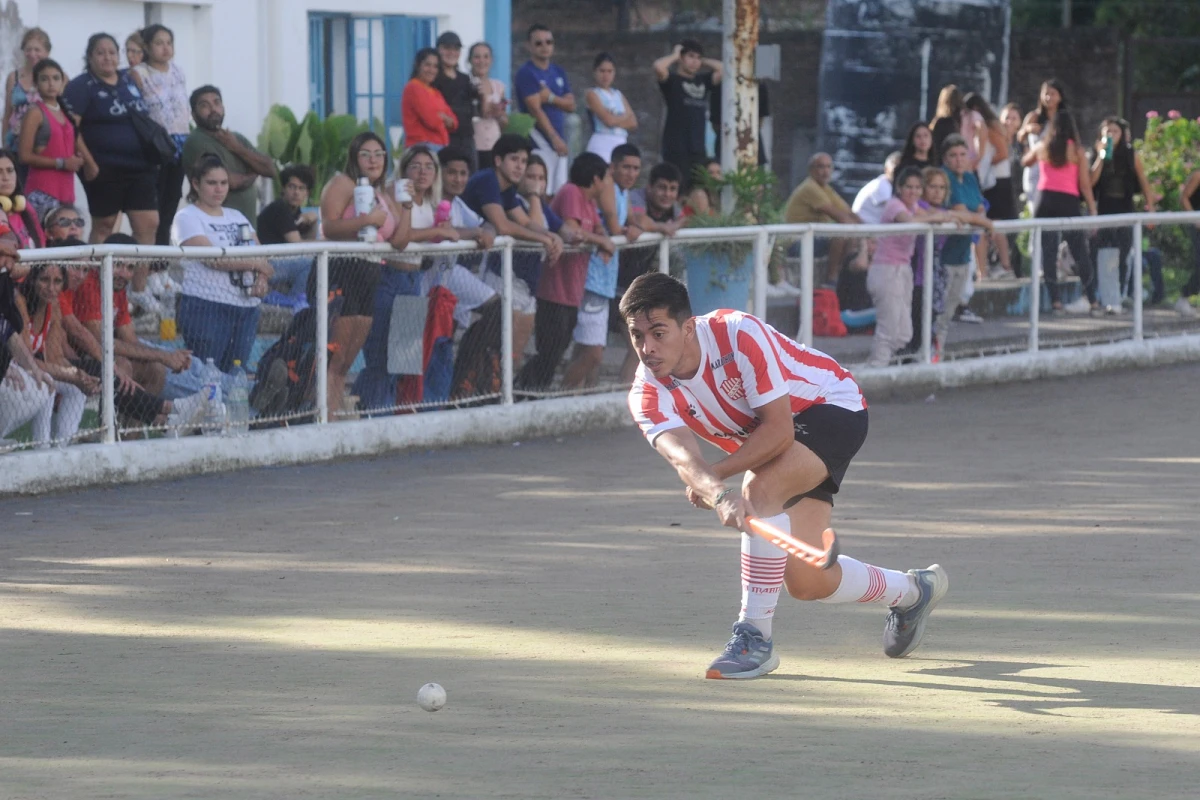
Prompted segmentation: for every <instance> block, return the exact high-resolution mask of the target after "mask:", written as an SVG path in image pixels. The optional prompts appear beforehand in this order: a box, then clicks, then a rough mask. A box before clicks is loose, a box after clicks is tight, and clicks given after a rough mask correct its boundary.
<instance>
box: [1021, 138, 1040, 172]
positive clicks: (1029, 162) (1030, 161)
mask: <svg viewBox="0 0 1200 800" xmlns="http://www.w3.org/2000/svg"><path fill="white" fill-rule="evenodd" d="M1043 146H1044V145H1042V144H1041V143H1040V142H1039V143H1038V146H1037V147H1031V148H1030V149H1029V152H1028V153H1026V154H1025V155H1023V156H1021V166H1023V167H1032V166H1033V165H1034V164H1036V163H1037V162H1038V159H1039V158H1041V155H1042V148H1043Z"/></svg>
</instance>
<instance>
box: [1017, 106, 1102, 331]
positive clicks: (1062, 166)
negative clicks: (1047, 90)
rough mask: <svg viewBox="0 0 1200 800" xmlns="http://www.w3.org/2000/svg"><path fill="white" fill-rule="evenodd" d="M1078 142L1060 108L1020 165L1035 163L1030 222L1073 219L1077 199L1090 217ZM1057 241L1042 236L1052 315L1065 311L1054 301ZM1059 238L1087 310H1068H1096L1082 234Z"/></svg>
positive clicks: (1054, 235) (1052, 235)
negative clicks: (1034, 196)
mask: <svg viewBox="0 0 1200 800" xmlns="http://www.w3.org/2000/svg"><path fill="white" fill-rule="evenodd" d="M1078 141H1079V131H1078V130H1077V129H1076V127H1075V119H1074V117H1072V116H1071V112H1070V111H1067V110H1066V109H1060V110H1059V112H1058V113H1057V114H1056V115H1055V116H1054V119H1053V120H1051V121H1050V122H1049V124H1048V125H1047V126H1046V130H1045V133H1044V135H1043V136H1042V139H1041V141H1040V142H1038V144H1037V146H1036V147H1034V148H1033V149H1032V150H1030V151H1029V152H1028V153H1026V154H1025V156H1024V158H1022V159H1021V163H1022V164H1024V165H1025V166H1027V167H1028V166H1033V165H1034V164H1037V166H1038V184H1037V189H1038V199H1037V205H1036V206H1035V208H1034V212H1033V215H1034V216H1035V217H1040V218H1056V217H1078V216H1079V215H1080V211H1079V205H1080V201H1081V199H1082V201H1084V202H1086V203H1087V209H1088V214H1089V215H1092V216H1095V214H1096V200H1095V198H1094V197H1093V196H1092V182H1091V179H1090V177H1088V166H1089V165H1088V162H1087V153H1086V152H1085V151H1084V149H1083V148H1082V147H1080V146H1079V144H1078ZM1058 237H1059V234H1058V232H1056V231H1051V232H1047V233H1043V234H1042V274H1043V276H1044V279H1045V281H1046V289H1047V290H1048V291H1049V293H1050V303H1051V305H1052V306H1053V308H1054V310H1055V311H1062V310H1063V308H1064V307H1063V304H1062V301H1061V300H1060V299H1059V287H1058V266H1057V261H1058V259H1057V253H1058ZM1062 237H1063V238H1064V239H1066V241H1067V246H1068V247H1069V248H1070V249H1071V257H1072V258H1074V259H1075V264H1076V265H1077V267H1078V270H1079V280H1080V281H1081V282H1082V284H1083V291H1084V293H1085V294H1086V296H1087V301H1086V305H1084V303H1082V302H1081V303H1080V304H1079V305H1078V306H1073V307H1072V308H1071V309H1070V310H1072V311H1075V310H1078V311H1081V312H1082V311H1087V310H1089V309H1091V310H1093V311H1095V310H1098V309H1099V304H1098V303H1097V302H1096V273H1095V270H1094V269H1092V259H1091V253H1090V252H1089V251H1088V246H1087V236H1086V232H1085V231H1082V230H1072V231H1063V232H1062Z"/></svg>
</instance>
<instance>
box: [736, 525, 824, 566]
mask: <svg viewBox="0 0 1200 800" xmlns="http://www.w3.org/2000/svg"><path fill="white" fill-rule="evenodd" d="M746 522H747V523H749V525H750V529H751V530H752V531H754V533H756V534H758V535H759V536H761V537H762V538H764V539H766V540H767V541H768V542H770V543H771V544H773V545H775V546H776V547H779V548H782V549H783V550H786V551H787V552H789V553H791V554H792V555H794V556H795V557H796V558H798V559H800V560H801V561H804V562H806V563H808V564H812V565H813V566H814V567H817V568H818V569H829V568H830V567H832V566H833V565H834V564H836V563H837V559H838V541H837V536H836V535H835V534H834V532H833V528H826V529H825V531H824V532H823V533H822V534H821V544H822V546H823V547H824V549H819V548H816V547H813V546H812V545H811V544H808V543H807V542H802V541H800V540H799V539H797V538H796V537H795V536H792V535H791V534H790V533H784V532H783V531H781V530H779V529H778V528H776V527H775V526H774V525H769V524H767V523H766V522H763V521H762V520H761V519H759V518H758V517H746Z"/></svg>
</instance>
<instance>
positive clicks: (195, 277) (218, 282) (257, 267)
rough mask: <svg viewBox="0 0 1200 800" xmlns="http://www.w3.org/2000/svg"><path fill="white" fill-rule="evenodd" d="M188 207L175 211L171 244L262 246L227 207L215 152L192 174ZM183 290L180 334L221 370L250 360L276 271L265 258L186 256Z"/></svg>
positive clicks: (202, 159) (222, 167) (226, 180)
mask: <svg viewBox="0 0 1200 800" xmlns="http://www.w3.org/2000/svg"><path fill="white" fill-rule="evenodd" d="M188 178H189V181H190V183H191V191H190V192H189V193H188V202H189V205H188V206H186V207H184V208H183V209H180V211H179V213H178V214H176V215H175V223H174V225H173V226H172V228H171V243H172V244H175V245H179V246H182V247H239V246H245V245H253V244H257V243H258V240H257V239H256V238H255V236H254V230H253V228H252V227H251V225H250V221H249V220H248V219H246V217H245V215H244V214H242V212H241V211H239V210H237V209H236V208H226V207H225V206H224V202H225V200H226V198H227V195H228V193H229V172H228V170H226V168H225V165H224V164H223V163H222V161H221V159H220V158H219V157H218V156H216V155H213V154H211V153H206V154H205V155H203V156H201V157H200V159H199V161H197V162H196V164H195V165H194V166H193V167H192V170H191V172H190V173H189V174H188ZM182 265H183V274H184V278H183V292H182V297H181V298H180V300H179V310H178V313H177V318H178V325H179V333H180V334H181V335H182V336H183V340H184V341H185V342H186V343H187V345H188V348H189V349H190V350H191V351H192V353H193V354H194V355H195V356H196V358H198V359H200V360H201V361H206V360H207V359H210V358H211V359H212V360H213V363H214V364H216V365H217V368H218V369H220V370H221V372H232V371H233V362H234V361H241V362H242V363H243V364H247V363H249V361H250V351H251V350H252V349H253V347H254V337H255V336H256V335H257V333H258V316H259V312H260V309H259V305H260V304H261V302H262V297H263V296H264V295H265V294H266V293H267V282H268V280H269V279H270V278H271V276H272V275H273V274H274V270H273V269H272V267H271V265H270V263H268V262H267V260H266V259H228V258H221V259H214V260H212V261H210V262H209V263H207V264H204V263H201V262H200V261H196V260H194V259H184V260H183V262H182Z"/></svg>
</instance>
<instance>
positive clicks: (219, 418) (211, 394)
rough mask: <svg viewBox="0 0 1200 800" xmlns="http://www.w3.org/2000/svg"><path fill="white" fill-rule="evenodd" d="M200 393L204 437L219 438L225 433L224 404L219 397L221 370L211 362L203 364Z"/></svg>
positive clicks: (208, 360)
mask: <svg viewBox="0 0 1200 800" xmlns="http://www.w3.org/2000/svg"><path fill="white" fill-rule="evenodd" d="M201 380H203V381H204V383H203V384H201V391H203V392H204V421H203V424H204V435H205V436H220V435H221V434H223V433H224V432H225V403H224V398H223V397H222V396H221V370H219V369H217V365H216V364H214V363H213V360H212V359H211V358H210V359H207V360H206V361H205V362H204V371H203V372H202V373H201Z"/></svg>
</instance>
